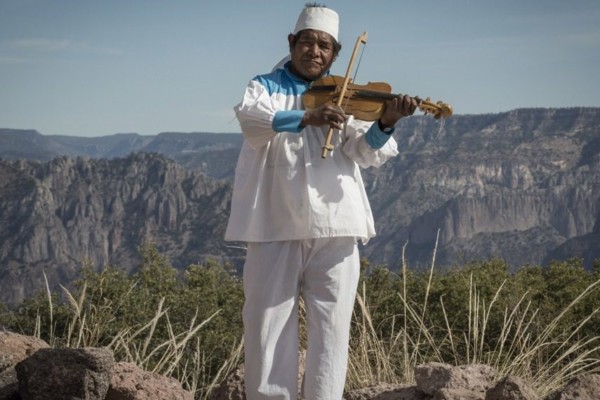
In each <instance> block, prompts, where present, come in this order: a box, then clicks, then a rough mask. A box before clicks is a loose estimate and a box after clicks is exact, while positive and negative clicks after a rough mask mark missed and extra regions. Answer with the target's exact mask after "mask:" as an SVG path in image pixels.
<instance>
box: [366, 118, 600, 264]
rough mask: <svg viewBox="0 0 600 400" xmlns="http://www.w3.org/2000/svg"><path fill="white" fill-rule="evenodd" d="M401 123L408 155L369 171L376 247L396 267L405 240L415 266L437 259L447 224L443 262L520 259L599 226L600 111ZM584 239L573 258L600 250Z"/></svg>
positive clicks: (534, 258)
mask: <svg viewBox="0 0 600 400" xmlns="http://www.w3.org/2000/svg"><path fill="white" fill-rule="evenodd" d="M398 130H399V131H400V132H402V133H401V134H399V135H398V136H397V138H398V141H399V149H400V155H399V157H397V159H396V160H395V161H394V162H392V163H389V164H387V165H385V166H384V167H383V168H381V169H380V170H369V171H367V172H366V174H367V179H366V180H367V181H368V182H369V191H370V198H371V199H372V207H373V209H374V212H375V214H376V220H377V226H378V237H377V238H376V239H374V240H373V241H372V244H370V245H369V246H368V249H367V254H379V255H380V256H381V258H380V259H381V260H382V261H383V262H385V263H388V264H389V265H390V266H397V265H398V260H399V259H400V256H401V248H402V246H403V245H404V244H406V254H405V255H406V258H407V260H408V261H409V264H412V265H427V264H429V263H430V262H431V257H432V254H433V249H434V247H435V242H436V238H438V236H437V234H438V231H439V238H438V252H437V263H440V264H444V265H448V264H454V263H462V262H465V261H470V260H479V259H487V258H489V257H494V256H499V257H502V258H504V259H505V260H506V261H508V262H509V263H511V264H512V265H514V266H516V267H518V266H522V265H525V264H527V263H534V264H540V263H542V262H544V261H548V260H547V257H548V255H549V254H550V253H552V252H553V251H554V249H556V248H557V247H559V246H560V245H562V244H563V243H565V242H567V241H571V242H573V243H576V242H579V241H580V240H584V239H583V238H584V237H586V236H587V235H589V234H590V233H592V232H594V230H597V229H598V227H597V225H598V223H597V220H598V216H599V215H600V213H599V211H600V136H599V134H600V112H599V110H598V109H560V110H542V109H540V110H516V111H513V112H511V113H507V114H500V115H497V116H462V117H459V118H451V119H449V120H448V121H446V123H445V126H440V124H439V123H438V122H437V121H434V120H432V119H407V120H404V121H403V123H402V124H401V125H400V126H399V129H398ZM589 240H590V239H589V238H588V239H587V242H589ZM575 247H579V251H578V252H575V253H571V254H568V256H571V257H572V256H582V257H586V260H588V261H589V262H590V263H591V260H592V259H593V258H594V256H595V257H600V251H599V249H600V243H597V245H596V246H595V248H594V247H590V246H572V248H575ZM556 254H557V255H558V253H556ZM562 254H563V255H566V254H564V252H563V253H562Z"/></svg>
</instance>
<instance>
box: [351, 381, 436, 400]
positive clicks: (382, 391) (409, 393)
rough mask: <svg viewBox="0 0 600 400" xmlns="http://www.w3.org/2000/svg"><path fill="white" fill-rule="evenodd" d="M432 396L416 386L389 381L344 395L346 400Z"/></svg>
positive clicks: (420, 399)
mask: <svg viewBox="0 0 600 400" xmlns="http://www.w3.org/2000/svg"><path fill="white" fill-rule="evenodd" d="M430 398H431V397H430V396H428V395H426V394H424V393H421V392H419V390H417V387H416V386H408V387H400V386H398V385H392V384H389V383H388V384H386V383H384V384H379V385H375V386H369V387H367V388H362V389H357V390H353V391H351V392H348V393H346V394H345V395H344V400H429V399H430Z"/></svg>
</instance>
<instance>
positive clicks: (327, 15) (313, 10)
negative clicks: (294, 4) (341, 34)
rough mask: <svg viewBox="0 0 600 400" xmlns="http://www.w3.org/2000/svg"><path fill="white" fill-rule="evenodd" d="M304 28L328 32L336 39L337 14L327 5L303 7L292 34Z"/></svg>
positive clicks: (337, 27)
mask: <svg viewBox="0 0 600 400" xmlns="http://www.w3.org/2000/svg"><path fill="white" fill-rule="evenodd" d="M304 29H315V30H317V31H323V32H325V33H329V34H330V35H331V36H333V38H334V39H335V41H336V42H337V41H338V29H339V17H338V14H337V13H336V12H335V11H333V10H332V9H330V8H327V7H305V8H304V9H303V10H302V12H301V13H300V16H299V17H298V22H296V28H295V29H294V35H295V34H296V33H298V32H300V31H301V30H304Z"/></svg>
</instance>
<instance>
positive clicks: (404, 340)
mask: <svg viewBox="0 0 600 400" xmlns="http://www.w3.org/2000/svg"><path fill="white" fill-rule="evenodd" d="M434 260H435V257H434ZM364 268H365V270H366V271H367V273H366V274H365V276H364V278H363V281H362V289H361V290H359V293H358V296H357V305H356V309H355V323H354V326H353V333H354V334H353V336H352V343H351V346H350V350H351V354H350V361H351V362H350V366H349V379H348V388H349V389H354V388H360V387H364V386H366V385H372V384H376V383H379V382H390V383H398V384H413V383H414V376H413V369H414V367H415V366H417V365H420V364H422V363H426V362H432V361H436V362H442V363H447V364H452V365H464V364H478V363H482V364H488V365H491V366H494V367H495V368H496V369H497V371H498V375H499V376H505V375H508V374H511V375H517V376H520V377H523V378H525V379H528V380H529V381H530V382H532V384H533V386H534V388H535V389H536V390H537V391H538V393H539V394H540V395H545V394H547V393H549V392H550V391H552V390H555V389H557V388H559V387H561V386H562V385H564V384H565V383H566V382H567V381H568V380H569V379H570V378H572V377H573V376H575V375H577V374H581V373H584V372H598V371H600V336H599V335H600V332H598V330H597V327H598V326H600V318H599V314H598V312H599V310H600V265H596V266H595V267H594V269H593V270H592V271H586V270H585V269H584V268H583V267H582V265H581V261H580V260H576V259H573V260H568V261H564V262H554V263H552V264H551V265H550V266H549V267H547V268H540V267H531V266H525V267H523V268H521V269H519V270H518V272H516V273H510V272H509V271H510V268H509V266H508V265H507V264H505V263H504V262H503V261H501V260H490V261H487V262H481V263H472V264H468V265H466V266H463V267H461V268H451V269H448V270H446V271H439V272H437V271H435V270H434V263H433V262H432V265H431V266H430V268H429V269H427V270H423V271H410V270H409V269H408V268H407V266H406V263H405V262H403V264H402V268H401V269H400V271H399V272H398V273H395V272H392V271H390V270H389V269H387V268H370V266H369V265H368V263H366V264H365V265H364Z"/></svg>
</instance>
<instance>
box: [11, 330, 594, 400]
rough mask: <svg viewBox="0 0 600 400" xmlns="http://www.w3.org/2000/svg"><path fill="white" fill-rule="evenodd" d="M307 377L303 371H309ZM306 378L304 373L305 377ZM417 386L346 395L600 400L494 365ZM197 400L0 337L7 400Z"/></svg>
mask: <svg viewBox="0 0 600 400" xmlns="http://www.w3.org/2000/svg"><path fill="white" fill-rule="evenodd" d="M301 370H302V368H301ZM301 373H302V371H301ZM414 374H415V381H416V383H415V385H413V386H396V385H390V384H385V383H382V384H380V385H376V386H372V387H367V388H363V389H360V390H355V391H352V392H349V393H346V394H345V396H344V399H345V400H598V399H600V375H598V374H588V375H581V376H578V377H576V378H574V379H573V380H571V381H570V382H569V383H568V384H567V385H566V386H565V387H563V388H562V389H561V390H559V391H557V392H555V393H551V394H550V395H549V396H547V397H545V398H542V397H540V396H539V395H538V394H536V392H535V391H534V389H533V388H532V386H531V385H530V384H529V383H528V382H527V381H525V380H523V379H521V378H519V377H516V376H504V377H498V376H497V371H496V370H495V369H494V368H493V367H490V366H488V365H464V366H451V365H446V364H440V363H428V364H424V365H420V366H418V367H416V368H415V371H414ZM243 376H244V366H243V365H241V366H240V367H239V368H238V369H237V370H235V371H233V373H231V374H230V376H229V377H228V378H227V379H226V380H225V381H224V382H223V383H222V385H221V386H220V387H219V389H218V390H217V391H216V392H215V393H214V395H213V397H212V399H213V400H243V399H245V395H244V384H243ZM62 399H65V400H66V399H69V400H71V399H86V400H193V399H194V396H193V394H192V393H190V392H189V391H186V390H184V389H183V388H182V387H181V384H180V383H179V382H178V381H176V380H175V379H172V378H167V377H164V376H161V375H158V374H154V373H151V372H147V371H143V370H141V369H140V368H138V367H137V366H136V365H134V364H131V363H126V362H117V363H116V362H115V360H114V357H113V353H112V352H111V351H110V350H109V349H107V348H80V349H53V348H50V347H49V346H48V344H47V343H46V342H44V341H43V340H39V339H36V338H33V337H29V336H23V335H18V334H15V333H11V332H0V400H62Z"/></svg>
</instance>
